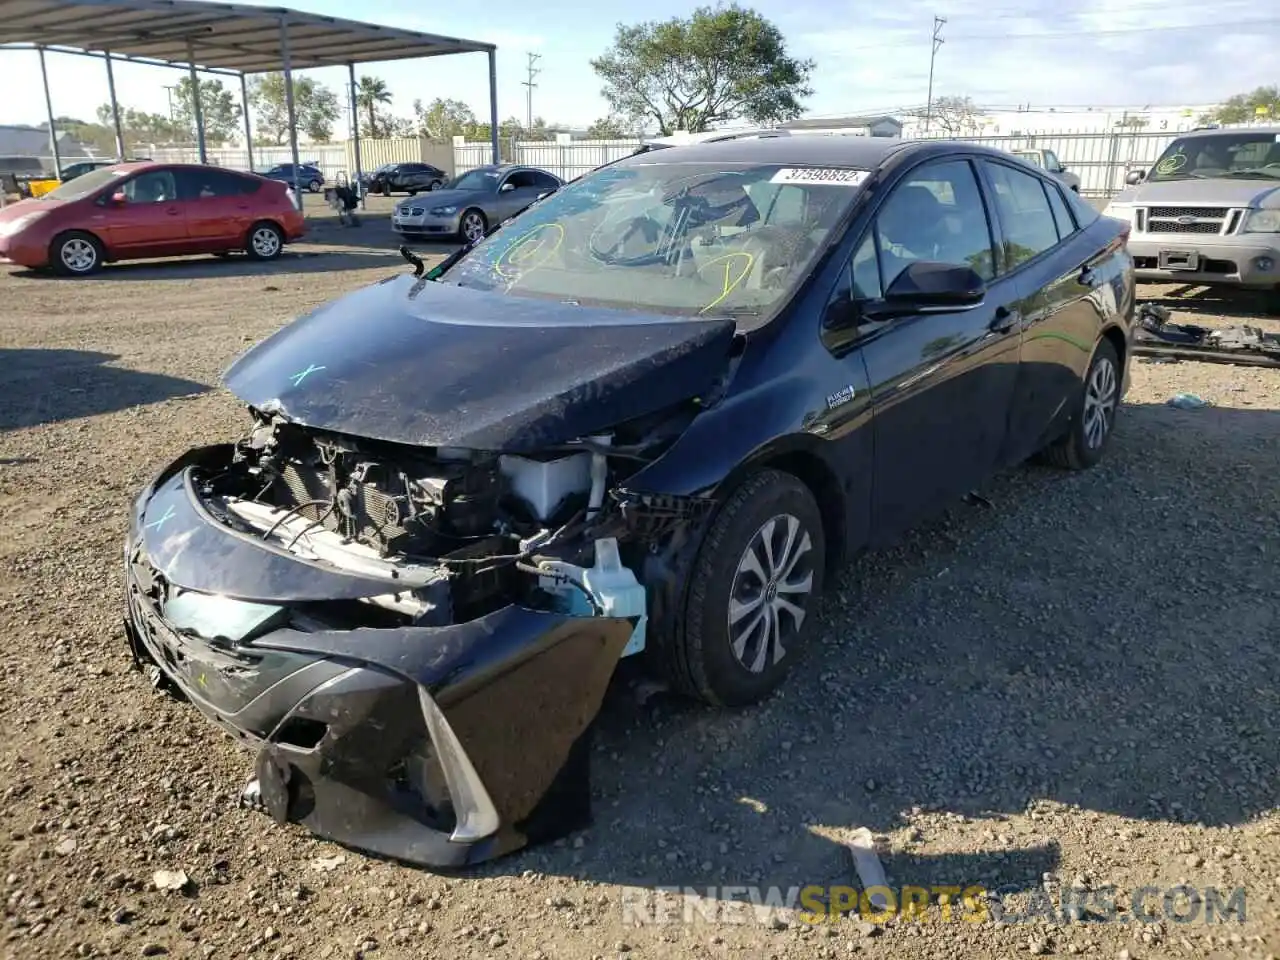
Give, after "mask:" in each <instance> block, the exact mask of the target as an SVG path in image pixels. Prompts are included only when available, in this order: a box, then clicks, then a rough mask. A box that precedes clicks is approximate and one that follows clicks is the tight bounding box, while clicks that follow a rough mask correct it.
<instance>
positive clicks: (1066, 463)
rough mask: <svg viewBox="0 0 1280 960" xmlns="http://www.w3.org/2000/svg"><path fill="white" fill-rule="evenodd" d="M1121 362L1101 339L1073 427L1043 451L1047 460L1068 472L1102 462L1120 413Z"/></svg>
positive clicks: (1091, 362)
mask: <svg viewBox="0 0 1280 960" xmlns="http://www.w3.org/2000/svg"><path fill="white" fill-rule="evenodd" d="M1121 376H1122V373H1121V370H1120V358H1119V356H1118V355H1117V354H1116V348H1115V347H1113V346H1112V345H1111V341H1110V340H1107V339H1105V338H1104V339H1102V340H1101V341H1099V342H1098V347H1097V349H1096V350H1094V352H1093V359H1092V360H1090V361H1089V369H1088V370H1087V371H1086V372H1085V375H1084V383H1083V385H1082V389H1081V391H1080V396H1079V399H1077V400H1076V409H1075V414H1074V416H1073V417H1072V419H1071V426H1070V427H1069V428H1068V430H1067V432H1066V433H1065V434H1063V436H1062V437H1060V438H1059V439H1058V440H1057V441H1056V442H1055V443H1053V444H1051V445H1050V446H1049V447H1048V448H1046V449H1045V451H1044V458H1045V459H1046V460H1047V461H1048V462H1049V463H1051V464H1053V465H1054V466H1057V467H1062V468H1064V469H1067V470H1085V469H1088V468H1089V467H1092V466H1093V465H1094V464H1096V463H1098V461H1100V460H1101V459H1102V455H1103V453H1104V452H1105V451H1106V448H1107V442H1108V441H1109V440H1110V439H1111V433H1112V431H1113V430H1114V429H1115V421H1116V413H1117V411H1118V410H1119V409H1120V380H1121Z"/></svg>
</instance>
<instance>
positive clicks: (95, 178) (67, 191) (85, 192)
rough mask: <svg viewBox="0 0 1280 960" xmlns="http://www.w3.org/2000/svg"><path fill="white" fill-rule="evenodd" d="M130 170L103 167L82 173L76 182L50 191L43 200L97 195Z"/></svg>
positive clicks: (72, 198)
mask: <svg viewBox="0 0 1280 960" xmlns="http://www.w3.org/2000/svg"><path fill="white" fill-rule="evenodd" d="M128 172H129V171H128V170H116V169H114V168H113V167H102V168H100V169H98V170H90V171H89V172H88V173H82V174H81V175H80V176H78V177H76V178H75V179H74V180H68V181H67V182H66V183H64V184H63V185H62V186H60V187H57V188H55V189H53V190H50V191H49V192H48V193H46V194H45V195H44V196H42V197H41V198H40V199H41V200H79V199H80V198H81V197H87V196H89V194H91V193H97V192H98V191H99V190H101V189H102V188H103V187H105V186H107V185H108V184H110V183H111V182H113V181H115V180H119V179H120V178H121V177H123V176H124V175H125V174H126V173H128Z"/></svg>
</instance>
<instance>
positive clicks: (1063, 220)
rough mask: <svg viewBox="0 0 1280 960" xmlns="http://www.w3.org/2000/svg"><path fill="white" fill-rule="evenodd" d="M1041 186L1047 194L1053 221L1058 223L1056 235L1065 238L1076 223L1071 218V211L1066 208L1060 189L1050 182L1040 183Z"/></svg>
mask: <svg viewBox="0 0 1280 960" xmlns="http://www.w3.org/2000/svg"><path fill="white" fill-rule="evenodd" d="M1041 186H1042V187H1044V192H1045V193H1047V194H1048V195H1049V209H1050V210H1052V211H1053V222H1054V223H1056V224H1057V225H1058V237H1059V238H1060V239H1062V240H1065V239H1067V237H1069V236H1071V234H1073V233H1075V232H1076V224H1075V221H1074V220H1072V219H1071V211H1069V210H1068V209H1067V202H1066V201H1065V200H1063V199H1062V191H1061V190H1059V189H1058V188H1057V187H1056V186H1054V185H1053V184H1052V183H1042V184H1041Z"/></svg>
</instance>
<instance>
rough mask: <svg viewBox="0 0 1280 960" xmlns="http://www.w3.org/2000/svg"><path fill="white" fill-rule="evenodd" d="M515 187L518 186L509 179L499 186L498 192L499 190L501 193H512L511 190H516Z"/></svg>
mask: <svg viewBox="0 0 1280 960" xmlns="http://www.w3.org/2000/svg"><path fill="white" fill-rule="evenodd" d="M515 188H516V185H515V184H514V183H512V182H511V181H507V182H506V183H504V184H503V185H502V186H500V187H499V188H498V192H499V193H510V192H511V191H512V190H514V189H515Z"/></svg>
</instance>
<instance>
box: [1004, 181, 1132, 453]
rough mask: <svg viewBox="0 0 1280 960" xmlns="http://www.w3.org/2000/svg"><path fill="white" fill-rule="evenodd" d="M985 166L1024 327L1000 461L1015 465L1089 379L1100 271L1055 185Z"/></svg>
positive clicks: (1092, 246)
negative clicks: (1096, 294)
mask: <svg viewBox="0 0 1280 960" xmlns="http://www.w3.org/2000/svg"><path fill="white" fill-rule="evenodd" d="M980 166H981V168H982V171H983V175H984V177H985V180H986V182H987V184H988V185H989V192H990V195H991V197H992V201H993V206H994V208H995V214H996V229H997V232H998V236H999V239H1000V243H999V245H998V246H999V252H1000V257H999V272H1000V274H1001V276H1004V277H1007V278H1009V279H1011V280H1012V281H1013V282H1015V283H1016V284H1017V288H1018V299H1019V311H1020V312H1021V314H1022V317H1023V323H1024V325H1025V330H1024V334H1023V341H1022V366H1021V370H1020V372H1019V377H1018V385H1017V391H1016V395H1015V398H1014V402H1013V410H1012V413H1011V417H1010V424H1009V442H1008V445H1007V448H1006V450H1005V451H1004V454H1003V455H1002V457H1001V461H1002V462H1007V463H1012V462H1017V461H1020V460H1022V459H1025V458H1026V457H1027V456H1029V455H1030V454H1031V453H1033V452H1034V451H1035V450H1036V449H1037V448H1038V447H1039V446H1040V445H1041V443H1042V442H1043V440H1044V438H1045V434H1046V432H1047V431H1049V430H1050V428H1051V426H1052V425H1053V424H1054V423H1055V422H1056V421H1057V419H1058V418H1059V417H1060V416H1061V415H1064V414H1065V411H1066V409H1067V404H1068V402H1069V401H1070V400H1071V399H1072V398H1074V396H1075V394H1076V389H1077V387H1078V386H1079V384H1080V383H1081V382H1082V381H1083V378H1084V373H1085V370H1086V369H1087V368H1088V365H1089V359H1090V357H1091V356H1092V354H1093V346H1094V343H1095V341H1096V340H1097V337H1098V331H1099V330H1100V329H1101V327H1102V323H1101V320H1100V316H1099V310H1098V304H1097V303H1095V291H1098V289H1099V287H1100V285H1101V280H1100V274H1099V273H1098V272H1097V271H1093V270H1092V269H1091V268H1090V262H1091V260H1092V258H1093V257H1094V255H1095V254H1097V253H1098V252H1099V251H1098V250H1097V249H1096V247H1097V244H1096V242H1095V241H1094V240H1092V239H1091V237H1090V236H1089V234H1087V233H1086V232H1084V231H1082V230H1081V229H1080V228H1079V226H1078V224H1077V222H1076V219H1075V218H1074V216H1073V215H1072V212H1071V209H1070V207H1069V205H1068V204H1067V202H1066V199H1065V197H1064V196H1063V194H1062V186H1061V184H1059V183H1058V182H1056V180H1054V179H1052V178H1050V177H1042V176H1038V175H1036V174H1034V173H1031V172H1030V171H1026V170H1021V169H1018V168H1017V167H1015V166H1013V165H1012V164H1007V163H1003V162H1000V161H998V160H988V159H984V160H982V161H980ZM1107 289H1110V288H1107ZM1103 292H1105V291H1103ZM1099 295H1100V294H1099Z"/></svg>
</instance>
